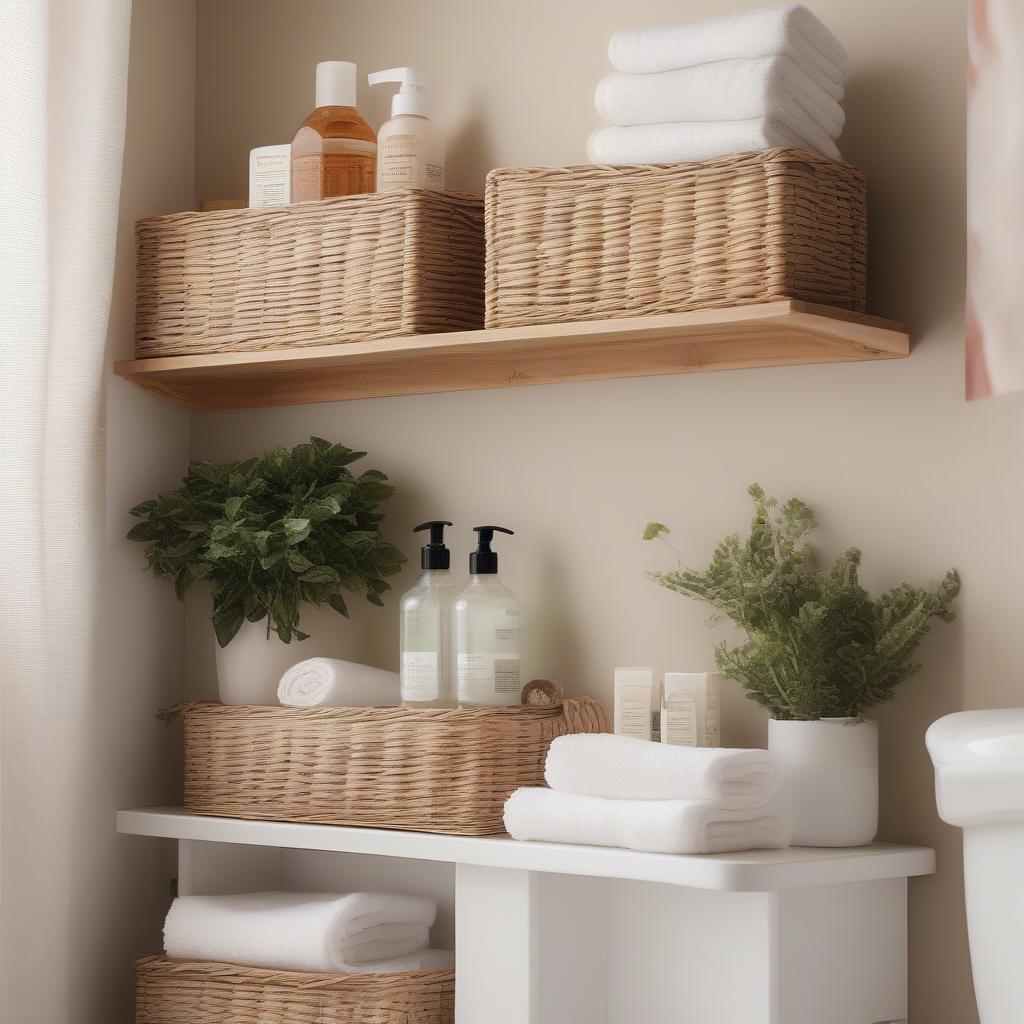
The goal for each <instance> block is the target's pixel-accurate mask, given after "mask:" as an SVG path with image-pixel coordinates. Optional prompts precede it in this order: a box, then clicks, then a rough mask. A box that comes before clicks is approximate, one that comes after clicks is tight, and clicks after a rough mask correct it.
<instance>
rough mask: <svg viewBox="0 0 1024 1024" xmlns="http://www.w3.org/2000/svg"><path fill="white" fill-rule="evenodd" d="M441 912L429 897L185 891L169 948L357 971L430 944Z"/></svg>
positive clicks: (177, 952)
mask: <svg viewBox="0 0 1024 1024" xmlns="http://www.w3.org/2000/svg"><path fill="white" fill-rule="evenodd" d="M436 915H437V905H436V904H435V903H433V902H431V901H430V900H426V899H421V898H419V897H416V896H398V895H393V894H390V893H349V894H348V895H338V894H334V893H294V892H256V893H245V894H243V895H239V896H182V897H179V898H178V899H176V900H175V901H174V902H173V903H172V904H171V909H170V911H169V912H168V914H167V919H166V921H165V922H164V949H165V950H166V952H167V955H168V956H173V957H177V958H179V959H183V960H219V961H224V962H226V963H233V964H242V965H245V966H249V967H267V968H271V969H275V968H276V969H279V970H286V971H313V972H323V973H333V972H344V971H358V970H360V969H361V968H360V967H359V964H361V963H363V962H366V961H378V960H390V959H393V958H395V957H404V956H408V955H409V954H411V953H415V952H417V951H418V950H420V949H423V948H424V947H426V946H427V945H428V944H429V929H430V926H431V925H432V924H433V923H434V918H435V916H436Z"/></svg>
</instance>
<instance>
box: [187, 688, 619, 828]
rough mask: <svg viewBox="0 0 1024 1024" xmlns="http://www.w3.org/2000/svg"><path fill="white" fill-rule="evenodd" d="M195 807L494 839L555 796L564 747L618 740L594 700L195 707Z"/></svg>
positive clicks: (190, 764) (191, 739)
mask: <svg viewBox="0 0 1024 1024" xmlns="http://www.w3.org/2000/svg"><path fill="white" fill-rule="evenodd" d="M184 717H185V806H186V807H187V808H188V809H189V810H190V811H195V812H198V813H200V814H215V815H223V816H227V817H233V818H260V819H271V820H275V821H305V822H317V823H324V824H332V825H365V826H373V827H377V828H399V829H413V830H418V831H424V832H447V833H452V834H456V835H492V834H494V833H498V832H503V831H504V825H503V823H502V809H503V806H504V803H505V801H506V800H507V799H508V797H509V796H510V795H511V793H512V791H513V790H515V789H517V788H518V787H520V786H538V785H543V781H544V759H545V757H546V756H547V750H548V746H549V745H550V743H551V741H552V740H553V739H554V738H555V737H556V736H561V735H564V734H565V733H577V732H609V731H610V730H611V723H610V722H609V719H608V713H607V711H605V709H604V706H603V705H602V704H601V703H600V702H599V701H596V700H594V699H592V698H590V697H579V698H572V699H570V700H567V701H565V702H564V703H563V704H560V705H553V706H549V707H541V706H518V707H503V708H474V709H470V710H423V711H419V710H417V711H410V710H407V709H404V708H316V709H313V710H296V709H292V708H276V707H256V706H238V705H225V704H212V703H198V704H191V705H188V706H187V707H186V708H185V713H184Z"/></svg>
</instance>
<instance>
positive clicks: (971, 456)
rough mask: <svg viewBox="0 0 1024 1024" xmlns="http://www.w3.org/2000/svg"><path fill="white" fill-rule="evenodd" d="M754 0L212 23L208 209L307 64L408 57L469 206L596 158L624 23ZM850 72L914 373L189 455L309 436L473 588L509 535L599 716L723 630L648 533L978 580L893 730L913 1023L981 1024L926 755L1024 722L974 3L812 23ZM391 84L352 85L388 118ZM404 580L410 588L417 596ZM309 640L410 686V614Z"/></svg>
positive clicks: (200, 116) (246, 426) (444, 416)
mask: <svg viewBox="0 0 1024 1024" xmlns="http://www.w3.org/2000/svg"><path fill="white" fill-rule="evenodd" d="M749 5H750V0H728V2H724V0H717V2H716V0H601V2H593V0H561V2H557V3H554V2H550V0H547V2H543V0H528V2H519V3H512V4H499V3H495V2H481V0H447V2H438V3H430V4H427V3H418V2H415V0H405V2H399V0H377V2H375V3H373V4H366V3H337V2H322V0H315V2H314V0H308V2H304V3H301V4H296V3H286V2H283V0H278V2H275V0H245V2H242V0H201V2H200V3H199V31H198V47H199V56H198V103H197V124H196V129H197V147H198V148H197V190H198V194H199V196H200V197H208V198H214V197H225V196H243V195H245V192H246V166H247V164H246V158H247V152H248V150H249V148H250V147H252V146H255V145H263V144H269V143H278V142H285V141H287V140H288V139H289V137H290V135H291V133H292V132H293V131H294V129H295V127H296V125H297V124H298V123H299V121H300V120H301V119H302V118H303V117H304V116H305V115H306V113H308V110H309V108H310V106H311V104H312V99H313V66H314V64H315V63H316V62H317V61H318V60H323V59H329V58H345V57H348V58H351V59H354V60H357V61H358V62H359V65H360V70H361V71H362V72H364V73H365V72H368V71H372V70H376V69H378V68H383V67H389V66H392V65H396V64H413V65H415V66H417V67H419V68H421V69H422V70H424V71H425V72H426V73H427V74H428V76H429V78H430V81H431V83H432V90H431V91H432V95H433V98H434V101H435V104H436V112H437V116H436V119H437V121H438V122H439V123H440V124H441V125H442V126H443V128H444V129H445V132H446V134H447V137H448V139H449V141H450V158H449V163H448V176H449V182H450V184H451V186H452V187H455V188H461V189H471V190H479V189H480V188H481V186H482V183H483V177H484V174H485V172H486V171H487V170H488V169H489V168H490V167H493V166H497V165H508V164H563V163H573V162H580V161H582V160H583V158H584V142H585V139H586V136H587V134H588V133H589V131H590V130H591V129H592V128H593V127H594V124H595V115H594V113H593V109H592V105H591V93H592V88H593V86H594V84H595V82H596V81H597V79H598V77H599V76H600V75H601V74H602V73H604V71H605V70H606V67H607V64H606V57H605V44H606V42H607V39H608V36H609V35H610V34H611V33H612V32H613V31H614V30H616V29H618V28H621V27H624V26H627V25H630V24H637V23H643V22H647V21H654V20H670V19H678V18H685V17H699V16H705V15H712V14H718V13H725V12H728V11H733V10H739V9H742V8H743V7H746V6H749ZM814 7H815V9H816V10H817V12H818V13H819V14H820V16H821V17H822V18H823V19H824V20H825V21H826V22H827V23H828V25H829V26H830V27H831V28H832V29H833V31H834V32H836V33H837V34H838V35H839V36H840V38H842V39H843V40H844V42H845V43H846V45H847V47H848V48H849V51H850V54H851V58H852V74H851V77H850V83H849V92H848V101H847V103H846V107H847V111H848V115H849V129H848V131H847V133H846V136H845V138H844V140H843V149H844V152H845V153H846V154H847V155H848V157H849V158H850V159H851V161H853V162H854V163H856V164H858V165H860V166H862V167H864V168H865V169H866V170H867V172H868V174H869V177H870V181H871V187H872V221H871V227H872V252H871V262H872V307H873V310H874V311H875V312H877V313H880V314H882V315H887V316H892V317H896V318H900V319H905V320H907V321H908V322H909V323H910V324H912V325H913V328H914V334H915V339H916V346H915V350H914V354H913V357H912V358H911V359H910V360H908V361H905V362H898V363H880V364H863V365H849V366H828V367H796V368H789V369H775V370H757V371H737V372H730V373H717V374H709V375H695V376H677V377H662V378H652V379H647V380H631V381H612V382H604V383H587V384H567V385H555V386H547V387H532V388H523V389H518V390H504V391H494V392H480V393H464V394H450V395H437V396H426V397H417V398H403V399H393V400H383V399H381V400H375V401H364V402H352V403H347V404H344V403H339V404H333V405H320V406H309V407H304V408H294V409H280V410H275V411H264V412H231V413H206V414H201V415H195V416H194V417H193V420H192V429H193V440H192V453H193V455H194V456H197V457H204V456H209V457H216V458H229V457H235V456H245V455H249V454H251V453H255V452H258V451H260V450H262V449H263V448H265V447H268V446H270V445H274V444H292V443H296V442H298V441H300V440H302V439H303V438H305V437H307V436H308V435H309V434H310V433H311V432H316V433H319V434H322V435H324V436H328V437H332V438H337V439H339V440H343V441H345V442H346V443H348V444H350V445H353V446H357V447H361V448H365V449H366V450H368V451H369V452H370V453H371V455H370V458H369V459H368V460H367V463H368V464H370V465H373V466H377V467H380V468H382V469H384V470H385V471H386V472H387V473H389V474H390V475H391V477H392V479H393V481H394V482H395V484H396V485H397V487H398V494H397V496H396V498H395V499H394V500H393V501H392V503H391V505H390V509H389V530H390V532H391V535H392V537H393V538H394V539H395V540H397V541H399V542H400V544H402V545H404V547H405V550H406V551H407V552H409V553H410V554H415V551H416V546H415V544H414V542H413V540H412V538H411V536H410V534H409V532H408V530H409V527H410V526H411V525H412V524H414V523H416V522H418V521H420V520H422V519H426V518H432V517H446V518H449V519H452V520H454V521H455V522H456V523H457V524H458V525H457V529H456V530H455V531H454V534H453V544H454V548H455V551H456V562H455V564H456V565H457V566H460V567H461V566H464V565H465V556H466V552H467V550H468V539H469V529H470V527H472V526H474V525H476V524H477V523H478V522H480V521H496V522H499V523H503V524H506V525H508V526H510V527H513V528H514V529H516V530H517V531H518V534H517V536H516V537H515V538H514V539H510V540H508V541H506V542H504V543H502V545H501V550H502V552H503V563H502V564H503V567H504V572H505V575H506V577H507V581H508V583H509V584H510V585H511V586H512V587H513V589H515V590H516V591H517V592H518V593H519V594H520V596H521V597H522V599H523V602H524V611H525V615H526V617H527V622H528V625H529V630H530V632H529V639H530V645H529V662H530V665H529V666H528V668H529V669H530V670H531V671H533V672H534V673H537V674H543V675H551V676H556V677H559V678H561V679H563V680H564V681H565V682H566V684H567V686H568V687H569V689H570V690H572V691H576V692H584V691H586V692H591V693H594V694H596V695H599V696H602V697H605V698H607V697H608V696H609V689H610V682H611V672H612V668H613V667H614V666H615V665H621V664H625V663H630V662H648V663H654V664H656V665H657V666H658V667H659V669H661V670H666V669H669V668H688V667H689V668H700V667H704V666H710V665H711V661H712V654H711V647H712V639H713V636H714V635H715V634H713V633H712V632H711V631H710V630H708V629H707V628H706V627H705V625H704V618H705V613H704V612H703V611H702V610H701V609H699V608H697V607H695V606H693V605H691V604H689V603H687V602H685V601H684V600H683V599H681V598H679V597H676V596H674V595H672V594H669V593H667V592H665V591H661V590H658V589H657V588H656V587H655V586H654V585H653V584H651V583H648V582H646V581H645V580H644V578H643V575H642V573H643V570H644V569H645V568H647V567H649V566H653V565H659V564H665V562H666V558H665V556H664V555H663V553H662V552H661V551H660V550H659V549H658V548H657V547H656V546H651V545H647V546H645V545H644V544H643V543H642V542H641V541H640V540H639V535H640V531H641V529H642V527H643V525H644V523H645V522H646V521H647V520H648V519H652V518H656V519H660V520H662V521H664V522H667V523H669V524H670V525H671V526H672V527H673V528H674V530H675V539H676V541H677V543H678V545H679V547H680V548H681V550H682V552H683V555H684V558H685V560H686V561H687V562H689V563H691V564H701V563H702V562H703V561H704V560H705V559H706V558H707V557H708V555H709V553H710V550H711V546H712V544H713V542H714V541H715V540H716V539H718V538H719V537H720V536H721V535H723V534H725V533H726V532H729V531H731V530H734V529H738V528H742V527H743V526H744V525H745V523H746V521H747V518H748V505H747V499H746V497H745V493H744V488H745V486H746V485H747V484H748V483H749V482H751V481H753V480H758V481H760V482H761V483H763V484H764V485H765V486H766V487H767V488H768V489H769V490H770V491H771V492H773V493H775V494H777V495H780V496H789V495H792V494H798V495H800V496H802V497H803V498H805V499H806V500H808V501H809V502H810V503H811V504H812V505H813V506H814V507H815V508H816V509H817V510H818V512H819V514H820V517H821V520H822V524H823V528H822V531H821V542H822V545H823V546H824V547H825V548H826V549H827V550H828V551H829V552H830V553H832V552H835V551H836V550H837V549H839V548H840V547H842V546H845V545H847V544H852V543H856V544H859V545H861V546H862V547H863V548H864V550H865V553H866V557H865V568H864V579H865V582H866V584H867V585H868V586H869V587H872V588H882V587H887V586H889V585H891V584H894V583H896V582H898V581H900V580H902V579H904V578H907V579H910V580H914V581H920V582H924V581H926V580H930V579H933V578H935V577H937V576H938V575H939V574H940V573H941V572H942V571H943V570H944V569H946V568H947V567H948V566H950V565H956V566H958V567H959V568H960V569H961V571H962V572H963V576H964V581H965V587H964V593H963V596H962V598H961V600H960V603H959V608H960V619H959V621H958V623H957V624H956V625H955V626H953V627H942V628H941V629H940V630H939V632H938V633H936V635H934V636H933V637H932V638H931V639H930V640H929V641H928V643H927V645H926V647H925V649H924V654H923V661H924V670H923V671H922V672H921V674H920V675H919V676H918V677H917V678H916V679H914V680H912V681H911V682H909V683H908V684H907V685H906V686H905V687H904V688H903V690H902V691H901V692H900V694H899V697H898V698H897V700H896V701H895V703H894V704H892V705H891V706H889V707H886V708H884V709H882V710H881V711H880V713H879V718H880V719H881V722H882V737H883V746H882V762H883V763H882V769H883V773H884V782H883V788H884V795H883V804H884V807H883V826H882V835H883V837H885V838H888V839H893V840H901V841H907V842H918V843H927V844H929V845H933V846H935V847H936V848H937V849H938V852H939V873H938V875H936V876H935V877H934V878H931V879H927V880H922V881H917V882H914V883H913V884H912V886H911V911H912V916H911V979H912V1020H913V1021H914V1022H915V1024H969V1022H971V1021H972V1020H975V1019H976V1017H975V1011H974V1006H973V999H972V993H971V981H970V974H969V966H968V958H967V945H966V936H965V931H964V926H963V905H962V886H961V874H960V871H961V868H960V852H959V834H958V833H956V832H954V831H953V830H952V829H949V828H947V827H946V826H944V825H942V824H941V823H940V822H939V821H938V819H937V817H936V814H935V808H934V799H933V793H932V775H931V770H930V766H929V763H928V759H927V756H926V753H925V749H924V744H923V736H924V730H925V728H926V727H927V725H928V724H929V723H930V722H931V721H933V720H934V719H935V718H937V717H939V716H940V715H943V714H945V713H947V712H950V711H954V710H957V709H959V708H963V707H980V706H998V705H1009V704H1018V703H1020V702H1021V698H1020V696H1019V694H1020V686H1019V683H1018V679H1019V671H1020V670H1019V660H1018V659H1016V658H1015V657H1014V639H1013V638H1015V637H1016V635H1017V633H1018V632H1019V624H1020V622H1021V617H1022V612H1024V607H1022V606H1024V588H1022V587H1021V586H1020V584H1019V580H1020V577H1021V549H1020V540H1019V536H1020V531H1019V522H1020V509H1021V507H1022V505H1024V479H1022V477H1021V474H1020V472H1019V469H1018V467H1019V452H1020V450H1021V448H1020V444H1021V435H1022V428H1024V404H1022V403H1024V398H1018V397H1009V398H1006V399H1002V400H994V401H989V402H985V403H979V404H975V405H970V406H969V405H967V404H965V402H964V401H963V398H962V393H963V368H962V362H963V318H962V304H963V278H964V266H963V250H964V238H963V227H962V221H963V194H964V182H963V173H962V163H963V140H964V86H963V81H964V50H965V40H964V11H963V5H962V3H960V2H959V0H903V2H902V3H891V2H888V0H858V2H856V3H854V2H851V0H817V2H816V3H815V4H814ZM386 93H387V90H384V91H377V92H375V93H374V94H372V95H371V94H370V92H369V90H368V89H366V88H365V87H364V88H362V89H361V95H360V106H361V108H362V110H363V112H364V113H365V115H366V116H367V117H368V119H369V120H370V121H371V122H372V123H373V124H375V125H378V124H379V123H380V122H381V121H382V120H383V119H384V118H385V117H386V115H387V95H386ZM412 577H413V573H412V570H410V571H409V572H407V573H406V574H405V575H404V576H403V577H402V578H401V579H400V580H398V581H397V584H396V586H397V589H399V590H401V589H402V588H403V587H405V586H407V585H408V584H409V583H410V581H411V579H412ZM204 615H205V609H196V608H194V609H192V610H191V612H190V619H189V628H188V635H189V643H188V652H187V657H188V660H189V671H188V676H189V679H190V681H191V682H192V683H193V686H194V688H195V690H196V691H201V690H203V689H204V688H207V689H208V688H209V687H210V685H211V682H212V665H211V661H212V659H211V656H210V643H211V641H210V638H209V633H208V630H207V627H206V625H205V622H204ZM313 621H315V622H316V625H317V629H318V636H317V638H316V640H315V641H310V646H311V647H314V648H315V649H317V650H319V651H329V650H335V651H337V652H340V653H344V654H348V655H350V656H353V657H361V658H366V659H369V660H374V661H376V662H378V663H380V664H382V665H391V666H393V665H394V664H395V662H396V622H395V609H394V603H393V602H392V603H391V604H389V606H388V608H387V609H386V610H385V611H383V612H378V611H376V610H374V609H369V608H367V609H366V610H365V611H361V612H360V614H359V615H358V616H357V617H356V620H355V621H354V622H353V623H352V624H351V625H349V624H346V623H345V622H344V621H343V620H341V619H336V618H332V617H329V616H323V617H321V618H319V619H315V620H313ZM725 712H726V717H727V721H726V741H727V742H732V743H760V742H763V740H764V738H765V722H764V718H763V716H762V714H761V713H760V712H759V711H758V709H756V708H755V707H754V706H753V705H751V704H749V703H748V702H746V701H745V700H744V699H743V698H742V697H741V696H740V695H739V694H737V693H731V694H730V695H729V698H728V700H727V701H726V704H725Z"/></svg>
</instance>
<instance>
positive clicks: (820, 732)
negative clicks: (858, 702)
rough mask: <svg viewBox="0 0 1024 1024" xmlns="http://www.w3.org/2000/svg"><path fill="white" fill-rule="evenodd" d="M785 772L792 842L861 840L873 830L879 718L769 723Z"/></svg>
mask: <svg viewBox="0 0 1024 1024" xmlns="http://www.w3.org/2000/svg"><path fill="white" fill-rule="evenodd" d="M768 749H769V750H770V751H771V752H772V754H774V755H775V757H776V758H778V760H779V763H780V764H781V765H782V767H783V770H784V772H785V776H786V782H787V787H788V799H789V810H790V813H791V814H792V816H793V824H794V833H793V843H794V845H796V846H864V845H866V844H867V843H870V842H871V841H872V840H873V839H874V838H875V834H876V833H877V832H878V723H877V722H868V721H865V720H863V719H856V718H823V719H821V720H820V721H817V722H778V721H776V720H775V719H772V720H771V721H770V722H769V723H768Z"/></svg>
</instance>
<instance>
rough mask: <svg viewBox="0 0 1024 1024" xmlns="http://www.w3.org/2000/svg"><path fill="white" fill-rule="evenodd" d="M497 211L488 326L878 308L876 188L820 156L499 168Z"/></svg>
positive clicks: (492, 221)
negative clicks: (764, 306)
mask: <svg viewBox="0 0 1024 1024" xmlns="http://www.w3.org/2000/svg"><path fill="white" fill-rule="evenodd" d="M485 211H486V231H487V317H486V324H487V326H488V327H512V326H517V325H524V324H546V323H557V322H563V321H575V320H594V319H601V318H604V317H623V316H639V315H642V314H649V313H679V312H684V311H687V310H694V309H712V308H716V307H722V306H736V305H746V304H750V303H757V302H770V301H772V300H774V299H781V298H790V299H802V300H804V301H807V302H816V303H821V304H824V305H828V306H839V307H842V308H844V309H850V310H855V311H859V312H860V311H863V310H864V309H865V307H866V279H867V183H866V179H865V176H864V174H863V172H862V171H859V170H857V169H856V168H853V167H849V166H847V165H845V164H840V163H836V162H835V161H832V160H829V159H828V158H826V157H824V156H821V155H819V154H816V153H810V152H804V151H802V150H791V149H776V150H768V151H765V152H760V153H746V154H742V155H739V156H729V157H722V158H720V159H717V160H709V161H706V162H704V163H694V164H674V165H671V166H664V167H647V166H643V167H538V168H508V169H499V170H495V171H491V173H490V174H489V175H488V177H487V190H486V197H485Z"/></svg>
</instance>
